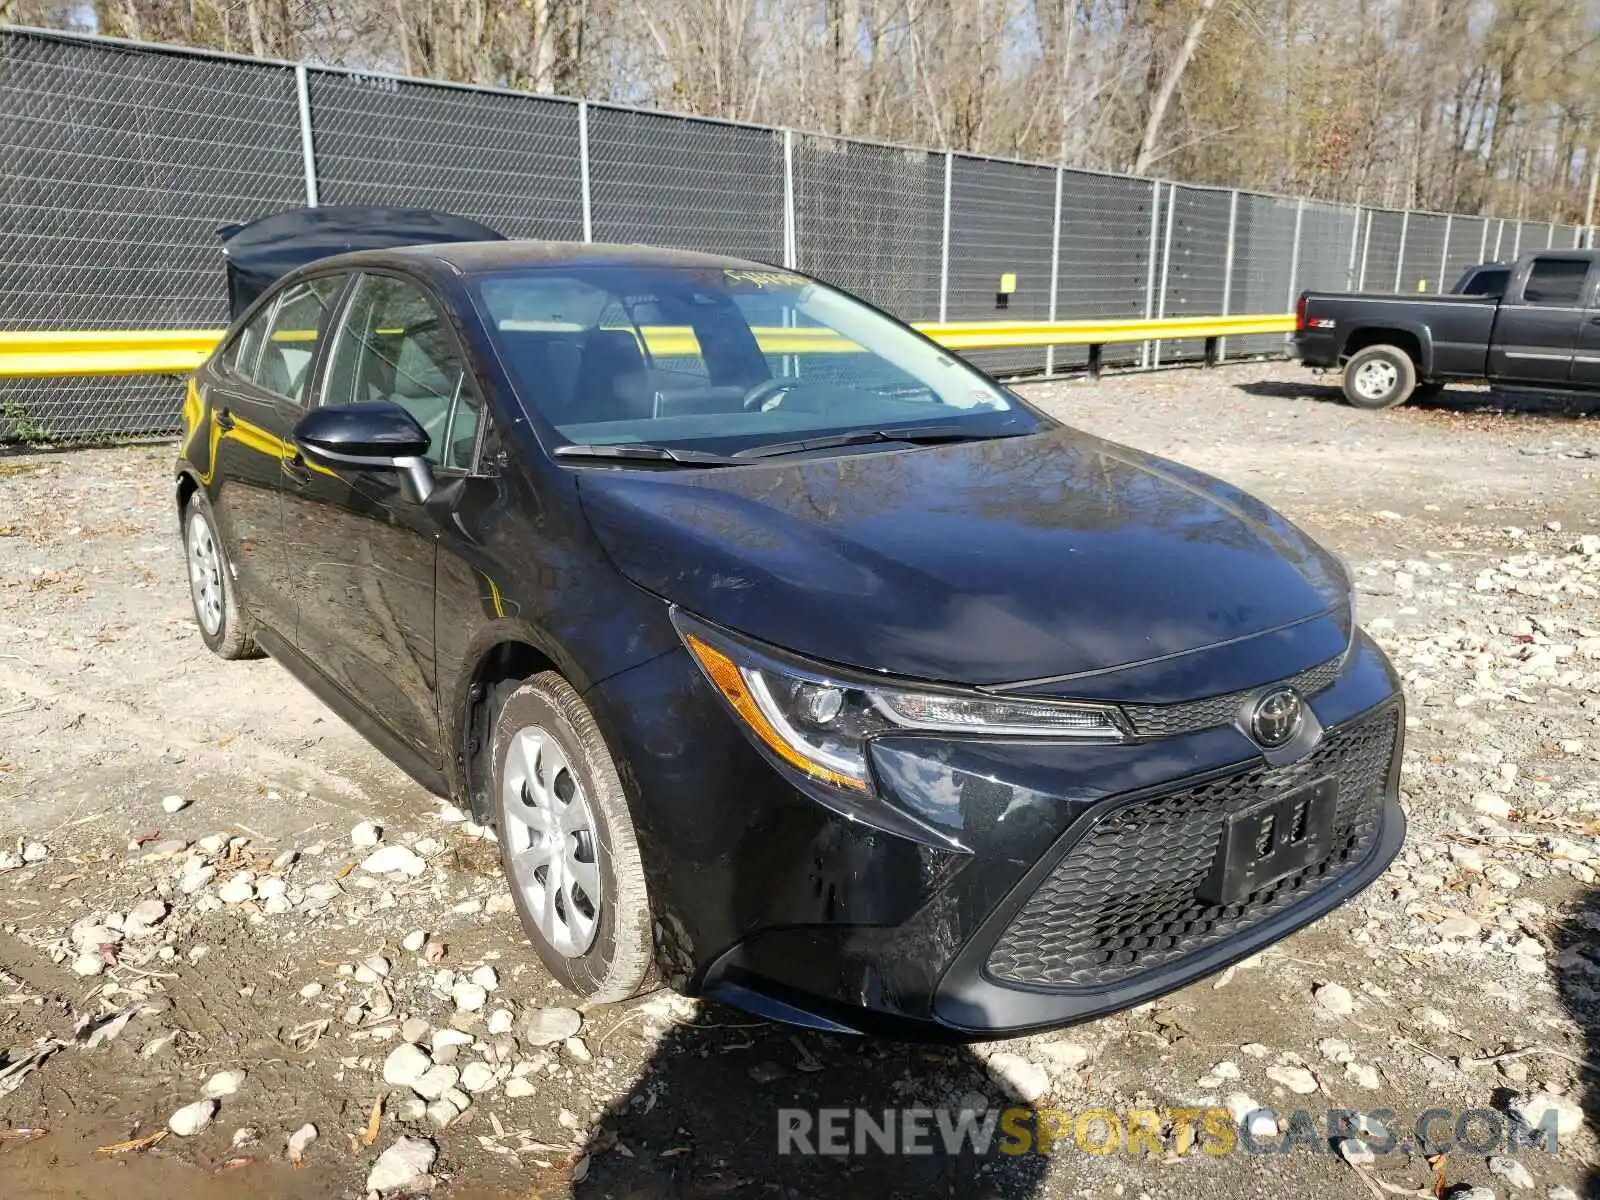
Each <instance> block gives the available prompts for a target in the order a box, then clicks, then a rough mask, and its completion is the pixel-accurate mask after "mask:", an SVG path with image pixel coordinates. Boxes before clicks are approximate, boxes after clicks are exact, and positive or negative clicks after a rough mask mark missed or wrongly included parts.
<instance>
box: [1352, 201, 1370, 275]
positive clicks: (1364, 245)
mask: <svg viewBox="0 0 1600 1200" xmlns="http://www.w3.org/2000/svg"><path fill="white" fill-rule="evenodd" d="M1371 249H1372V210H1371V209H1368V210H1367V233H1366V236H1365V237H1363V238H1362V239H1361V274H1360V275H1358V276H1356V291H1358V292H1364V291H1366V290H1367V252H1368V251H1370V250H1371Z"/></svg>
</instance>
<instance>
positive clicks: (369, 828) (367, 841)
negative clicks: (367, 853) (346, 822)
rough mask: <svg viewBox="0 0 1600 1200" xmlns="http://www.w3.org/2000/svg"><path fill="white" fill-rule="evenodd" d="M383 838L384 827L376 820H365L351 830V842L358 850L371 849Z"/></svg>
mask: <svg viewBox="0 0 1600 1200" xmlns="http://www.w3.org/2000/svg"><path fill="white" fill-rule="evenodd" d="M382 839H383V827H382V826H380V825H379V824H378V823H377V822H375V821H363V822H361V824H359V825H357V826H356V827H355V828H354V829H352V830H351V831H350V844H351V845H352V846H354V847H355V848H356V849H357V850H369V849H371V848H372V847H373V846H376V845H377V844H378V843H379V842H380V841H381V840H382Z"/></svg>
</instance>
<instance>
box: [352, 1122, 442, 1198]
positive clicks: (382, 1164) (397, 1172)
mask: <svg viewBox="0 0 1600 1200" xmlns="http://www.w3.org/2000/svg"><path fill="white" fill-rule="evenodd" d="M438 1154H439V1151H438V1150H437V1149H435V1148H434V1144H433V1143H432V1142H430V1141H427V1140H426V1139H424V1138H409V1137H403V1138H401V1139H400V1140H399V1141H397V1142H395V1144H394V1145H392V1146H390V1147H389V1148H388V1149H387V1150H385V1151H384V1152H383V1153H382V1154H380V1155H379V1156H378V1161H377V1162H375V1163H373V1164H372V1170H371V1171H370V1172H369V1173H368V1175H367V1191H369V1192H377V1193H378V1194H379V1195H380V1196H381V1195H382V1194H383V1193H384V1192H399V1191H411V1192H415V1191H426V1190H427V1189H428V1188H429V1187H431V1186H432V1185H431V1182H430V1181H429V1177H428V1172H429V1171H430V1170H432V1169H433V1160H434V1159H435V1158H437V1157H438Z"/></svg>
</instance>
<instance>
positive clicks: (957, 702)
mask: <svg viewBox="0 0 1600 1200" xmlns="http://www.w3.org/2000/svg"><path fill="white" fill-rule="evenodd" d="M675 617H676V619H677V621H678V628H679V632H680V633H681V634H682V636H683V640H684V644H685V645H686V646H687V647H688V648H689V652H690V653H691V654H692V655H693V656H694V658H695V661H696V662H698V663H699V664H700V668H701V670H703V671H704V672H705V673H706V677H707V678H708V679H710V680H711V682H712V684H714V685H715V686H716V688H717V690H718V691H719V692H721V693H722V697H723V699H724V700H726V701H727V702H728V705H729V707H730V708H732V709H733V711H734V712H735V713H736V714H738V716H739V717H740V719H741V720H743V721H744V723H745V725H746V726H747V727H748V728H749V730H750V732H751V733H753V734H754V735H755V736H756V738H757V739H758V740H759V741H760V742H761V743H762V744H763V745H765V746H766V747H767V748H768V749H769V750H771V751H772V752H773V753H774V754H776V755H777V756H778V757H779V758H781V759H782V760H783V761H784V762H786V763H788V764H789V765H791V766H793V767H796V768H798V769H799V770H801V771H804V772H805V773H806V774H807V775H809V776H811V777H812V778H814V779H818V780H820V781H822V782H824V783H829V784H832V785H834V786H836V787H841V788H851V789H854V790H857V791H864V790H865V789H866V786H867V757H866V747H867V741H868V739H870V738H871V737H873V736H874V735H876V734H881V733H903V732H954V733H969V734H990V735H993V734H1009V735H1012V736H1022V737H1071V738H1083V739H1087V740H1092V741H1102V742H1115V741H1121V740H1122V739H1123V737H1124V736H1126V731H1127V727H1126V724H1125V722H1124V719H1123V717H1122V714H1121V712H1120V711H1119V710H1118V709H1117V708H1116V706H1114V705H1106V704H1086V703H1079V702H1073V701H1054V700H1011V699H1007V698H1004V697H995V696H989V695H985V694H983V693H979V692H969V693H962V692H919V691H913V690H910V689H906V688H899V687H879V686H877V685H863V684H860V683H853V682H848V681H843V680H837V679H831V678H829V677H828V676H827V675H825V674H823V673H821V672H820V671H812V670H810V669H807V668H803V667H799V666H796V665H794V664H792V663H789V662H780V661H778V660H776V659H774V658H771V657H768V656H766V655H764V654H761V653H760V652H758V651H755V650H753V649H751V648H750V647H747V646H744V645H741V644H739V643H736V642H734V641H732V640H731V639H726V638H722V637H718V636H717V635H716V634H715V633H712V632H711V631H708V630H704V629H703V628H701V627H700V626H699V623H698V622H691V621H690V620H689V619H687V618H683V617H682V616H681V615H678V614H676V613H675Z"/></svg>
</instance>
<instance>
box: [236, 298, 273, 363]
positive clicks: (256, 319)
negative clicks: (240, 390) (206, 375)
mask: <svg viewBox="0 0 1600 1200" xmlns="http://www.w3.org/2000/svg"><path fill="white" fill-rule="evenodd" d="M277 306H278V304H277V301H276V300H269V301H268V302H267V303H266V304H264V305H263V306H262V308H261V311H260V312H258V313H257V314H256V315H255V316H253V317H251V318H250V323H249V324H248V325H246V326H245V327H244V328H243V329H241V330H240V331H239V334H238V336H237V337H235V338H234V339H233V344H232V345H230V346H229V347H228V350H227V353H226V354H224V355H223V356H222V364H223V366H225V367H226V368H227V369H228V370H229V371H231V372H232V373H233V374H235V375H237V376H239V377H240V378H241V379H253V378H254V377H255V371H256V362H257V360H258V359H259V358H260V356H261V343H262V341H263V340H264V338H265V336H266V332H267V326H268V325H269V324H270V323H271V321H272V310H273V309H274V308H276V307H277Z"/></svg>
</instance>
